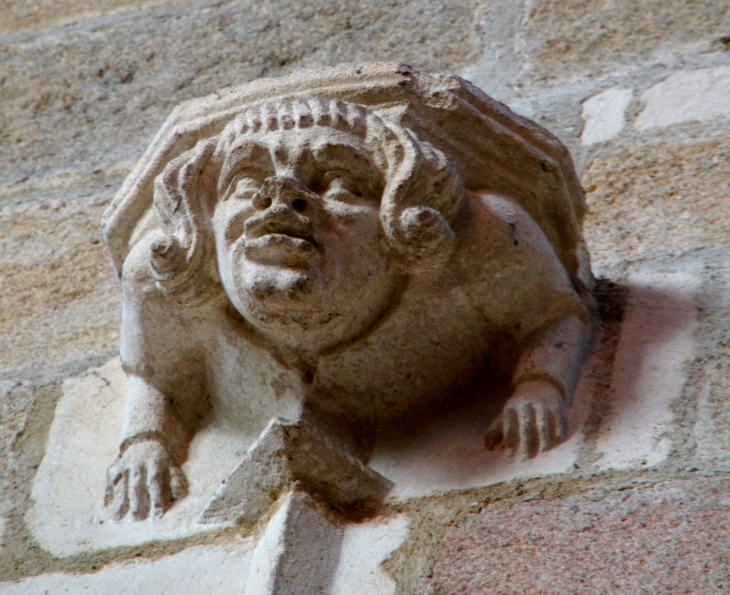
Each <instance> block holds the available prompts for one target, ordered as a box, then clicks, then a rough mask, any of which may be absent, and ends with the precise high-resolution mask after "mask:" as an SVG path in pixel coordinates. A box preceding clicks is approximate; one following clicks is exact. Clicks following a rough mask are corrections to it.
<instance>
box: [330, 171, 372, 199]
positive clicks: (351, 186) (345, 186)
mask: <svg viewBox="0 0 730 595" xmlns="http://www.w3.org/2000/svg"><path fill="white" fill-rule="evenodd" d="M320 186H321V187H322V188H323V190H324V191H325V194H326V196H328V197H330V198H334V199H335V200H341V201H344V202H348V201H357V200H358V199H361V198H362V192H361V191H360V189H359V188H358V186H357V184H356V183H355V182H354V181H353V179H352V177H351V176H350V175H349V174H348V173H347V172H344V171H330V172H327V173H326V174H325V175H324V176H323V177H322V182H321V183H320Z"/></svg>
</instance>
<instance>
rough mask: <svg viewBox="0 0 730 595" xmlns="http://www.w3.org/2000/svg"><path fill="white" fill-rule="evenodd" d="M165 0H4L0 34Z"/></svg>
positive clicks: (72, 20)
mask: <svg viewBox="0 0 730 595" xmlns="http://www.w3.org/2000/svg"><path fill="white" fill-rule="evenodd" d="M168 2H169V0H96V1H94V2H92V1H90V0H38V1H37V2H22V0H6V2H4V3H3V11H2V13H0V35H9V34H13V33H17V32H19V31H26V30H29V29H42V28H47V27H53V26H58V25H63V24H68V23H75V22H78V21H82V20H86V19H91V18H98V17H99V16H102V15H107V14H110V13H115V12H121V11H124V10H132V9H135V8H143V7H144V8H149V7H151V6H155V5H160V4H167V3H168Z"/></svg>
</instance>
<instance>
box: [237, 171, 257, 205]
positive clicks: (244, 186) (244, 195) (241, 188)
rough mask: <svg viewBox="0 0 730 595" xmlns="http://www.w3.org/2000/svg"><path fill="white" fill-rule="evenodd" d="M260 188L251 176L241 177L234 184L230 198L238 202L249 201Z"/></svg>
mask: <svg viewBox="0 0 730 595" xmlns="http://www.w3.org/2000/svg"><path fill="white" fill-rule="evenodd" d="M259 188H261V182H260V181H259V180H258V179H256V178H254V177H252V176H243V177H241V178H238V180H237V181H236V182H235V189H234V190H233V192H232V193H231V198H236V199H239V200H251V198H253V195H254V194H256V192H257V191H258V190H259Z"/></svg>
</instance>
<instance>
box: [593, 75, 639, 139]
mask: <svg viewBox="0 0 730 595" xmlns="http://www.w3.org/2000/svg"><path fill="white" fill-rule="evenodd" d="M633 94H634V93H633V91H632V90H631V89H621V88H620V87H611V88H610V89H606V90H605V91H601V92H600V93H598V94H597V95H594V96H593V97H591V98H590V99H586V100H585V101H584V102H583V119H584V120H585V122H586V123H585V126H584V127H583V132H582V134H581V136H580V141H581V142H582V143H583V144H584V145H593V144H596V143H602V142H606V141H609V140H611V139H612V138H614V137H615V136H618V135H619V134H620V133H621V131H622V130H623V129H624V126H625V125H626V108H627V107H628V105H629V103H630V102H631V98H632V97H633Z"/></svg>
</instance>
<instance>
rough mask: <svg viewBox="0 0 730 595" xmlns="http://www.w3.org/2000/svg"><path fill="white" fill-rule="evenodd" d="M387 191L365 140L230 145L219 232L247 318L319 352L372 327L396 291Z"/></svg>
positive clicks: (322, 137)
mask: <svg viewBox="0 0 730 595" xmlns="http://www.w3.org/2000/svg"><path fill="white" fill-rule="evenodd" d="M384 185H385V180H384V176H383V173H382V172H381V171H380V169H379V168H378V167H376V165H375V164H374V163H373V161H372V159H371V157H370V156H369V154H368V152H367V151H366V150H365V148H364V146H363V142H362V140H360V139H359V138H357V137H355V136H353V135H351V134H348V133H345V132H342V131H339V130H335V129H332V128H323V127H317V128H314V127H312V128H304V129H298V128H294V129H289V130H286V129H278V130H273V131H267V132H265V133H260V134H255V133H249V134H246V135H241V136H240V137H239V138H238V139H236V140H235V141H234V142H233V143H231V145H230V146H229V148H228V151H227V154H226V156H225V163H224V165H223V169H222V171H221V185H220V186H219V187H220V196H219V202H218V206H217V207H216V211H215V214H214V219H213V227H214V233H215V240H216V250H217V254H218V265H219V271H220V276H221V281H222V283H223V286H224V288H225V290H226V292H227V293H228V295H229V297H230V299H231V301H232V303H233V305H234V306H235V307H236V309H237V310H238V311H239V312H240V313H241V315H243V316H244V318H245V319H246V320H248V322H250V323H251V324H252V325H254V326H255V327H256V328H258V329H259V330H261V331H262V332H264V334H267V335H269V336H272V337H273V338H275V339H278V340H280V341H284V342H285V343H287V344H289V345H291V346H294V347H297V348H300V349H301V348H304V349H312V350H318V349H323V348H327V347H330V346H332V345H336V344H337V343H341V342H343V341H347V340H348V339H350V338H352V337H354V336H356V335H357V334H359V333H361V332H362V330H363V329H364V328H366V327H367V326H368V325H370V324H372V323H373V321H375V320H376V319H377V318H378V317H379V316H380V315H381V314H382V313H383V311H384V310H385V309H387V307H388V305H389V302H390V300H391V297H392V295H393V293H394V290H395V287H396V284H397V274H396V273H395V267H394V266H392V263H391V257H390V255H389V250H388V247H387V242H386V240H385V237H384V232H383V228H382V224H381V220H380V200H381V197H382V193H383V188H384Z"/></svg>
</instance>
